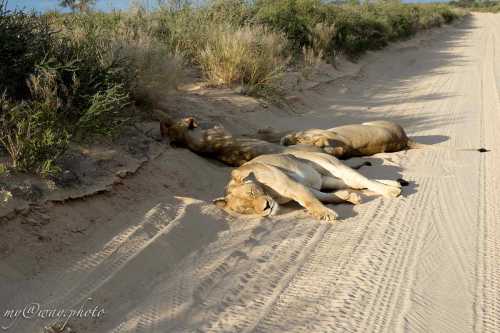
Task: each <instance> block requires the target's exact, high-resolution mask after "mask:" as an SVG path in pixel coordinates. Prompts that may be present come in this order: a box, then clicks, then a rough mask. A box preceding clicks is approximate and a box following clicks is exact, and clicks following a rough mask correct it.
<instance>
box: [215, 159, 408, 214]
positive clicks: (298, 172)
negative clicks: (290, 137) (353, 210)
mask: <svg viewBox="0 0 500 333" xmlns="http://www.w3.org/2000/svg"><path fill="white" fill-rule="evenodd" d="M365 188H367V189H369V190H371V191H374V192H376V193H379V194H382V195H384V196H387V197H397V196H398V195H399V194H400V193H401V186H400V185H399V183H398V182H396V181H391V180H380V181H377V180H370V179H368V178H366V177H365V176H363V175H361V174H360V173H358V172H357V171H355V170H353V169H352V168H349V167H348V166H346V165H345V164H343V163H342V162H340V161H339V160H338V159H336V158H335V157H333V156H331V155H328V154H325V153H318V152H307V151H292V152H290V153H288V154H268V155H261V156H259V157H256V158H254V159H252V160H251V161H249V162H247V163H245V164H243V165H242V166H241V167H239V168H237V169H235V170H233V172H232V173H231V180H230V181H229V184H228V186H227V187H226V194H225V197H224V198H219V199H216V200H215V201H214V203H215V204H216V205H218V206H219V207H225V208H227V209H230V210H232V211H235V212H237V213H241V214H258V215H261V216H269V215H273V214H275V213H276V211H277V210H278V207H279V204H284V203H287V202H289V201H296V202H297V203H299V204H300V205H301V206H302V207H304V208H306V210H307V211H308V212H309V214H311V215H312V216H313V217H315V218H317V219H320V220H326V221H333V220H335V219H336V217H337V213H335V212H334V211H333V210H331V209H330V208H328V207H326V206H325V205H324V204H323V203H340V202H351V203H354V204H356V203H359V202H360V197H359V195H358V194H357V193H355V192H352V191H351V189H355V190H359V189H365ZM330 191H334V192H330Z"/></svg>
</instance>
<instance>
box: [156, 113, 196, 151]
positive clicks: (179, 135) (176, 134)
mask: <svg viewBox="0 0 500 333" xmlns="http://www.w3.org/2000/svg"><path fill="white" fill-rule="evenodd" d="M197 127H198V123H197V122H196V120H194V118H193V117H187V118H183V119H180V120H178V121H176V122H174V123H172V124H167V123H165V122H162V123H160V128H161V133H162V136H164V137H168V138H169V139H170V143H171V144H173V145H177V146H185V145H186V144H187V142H186V134H187V133H188V132H189V131H192V130H194V129H195V128H197Z"/></svg>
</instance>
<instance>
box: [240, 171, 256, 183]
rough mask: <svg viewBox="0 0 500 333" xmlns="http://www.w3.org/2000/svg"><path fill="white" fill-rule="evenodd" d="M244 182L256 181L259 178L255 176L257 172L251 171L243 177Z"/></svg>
mask: <svg viewBox="0 0 500 333" xmlns="http://www.w3.org/2000/svg"><path fill="white" fill-rule="evenodd" d="M242 181H243V183H246V182H256V181H257V178H255V174H254V173H253V172H250V173H249V174H248V175H247V176H246V177H245V178H243V179H242Z"/></svg>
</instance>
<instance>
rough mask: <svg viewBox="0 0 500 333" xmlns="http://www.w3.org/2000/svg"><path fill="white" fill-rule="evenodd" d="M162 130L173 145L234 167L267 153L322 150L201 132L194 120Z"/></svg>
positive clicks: (216, 129) (164, 126) (213, 129)
mask: <svg viewBox="0 0 500 333" xmlns="http://www.w3.org/2000/svg"><path fill="white" fill-rule="evenodd" d="M160 129H161V133H162V136H164V137H168V138H169V139H170V143H171V144H174V145H179V146H182V147H187V148H189V149H190V150H191V151H193V152H195V153H198V154H200V155H206V156H209V157H212V158H215V159H217V160H219V161H222V162H224V163H226V164H228V165H231V166H240V165H242V164H243V163H246V162H248V161H250V160H252V159H253V158H255V157H257V156H261V155H265V154H279V153H287V152H292V151H296V150H301V151H315V152H321V151H322V150H321V148H317V147H314V146H312V145H295V146H290V147H284V146H282V145H278V144H275V143H271V142H267V141H263V140H259V139H253V138H246V137H235V136H232V135H231V134H230V133H228V132H227V131H226V130H225V129H224V128H222V127H219V126H216V127H211V128H208V129H202V128H200V127H199V126H198V123H197V122H196V120H194V118H192V117H188V118H184V119H180V120H178V121H175V122H170V123H166V122H161V123H160Z"/></svg>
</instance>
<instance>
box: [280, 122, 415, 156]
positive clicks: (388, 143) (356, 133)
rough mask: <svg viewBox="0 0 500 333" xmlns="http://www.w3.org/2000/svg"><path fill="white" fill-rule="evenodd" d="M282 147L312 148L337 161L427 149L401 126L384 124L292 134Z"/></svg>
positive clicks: (368, 123)
mask: <svg viewBox="0 0 500 333" xmlns="http://www.w3.org/2000/svg"><path fill="white" fill-rule="evenodd" d="M280 143H281V144H282V145H284V146H290V145H296V144H307V145H313V146H316V147H318V148H321V149H323V151H324V152H325V153H328V154H330V155H333V156H335V157H338V158H349V157H354V156H369V155H373V154H377V153H384V152H386V153H390V152H395V151H400V150H404V149H411V148H422V147H423V146H424V145H421V144H417V143H415V142H414V141H412V140H410V139H409V138H408V136H407V135H406V133H405V131H404V129H403V128H402V127H401V126H399V125H398V124H396V123H394V122H390V121H383V120H382V121H371V122H367V123H363V124H353V125H345V126H338V127H334V128H330V129H326V130H322V129H308V130H304V131H300V132H296V133H290V134H288V135H286V136H284V137H283V138H282V139H281V142H280Z"/></svg>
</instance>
